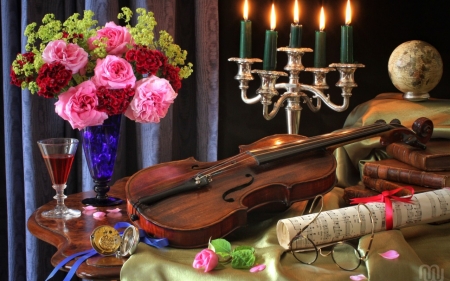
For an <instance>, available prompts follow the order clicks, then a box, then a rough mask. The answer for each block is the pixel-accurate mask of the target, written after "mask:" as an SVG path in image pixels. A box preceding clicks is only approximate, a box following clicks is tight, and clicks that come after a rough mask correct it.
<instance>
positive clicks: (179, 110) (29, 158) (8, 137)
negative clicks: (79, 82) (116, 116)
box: [0, 0, 218, 281]
mask: <svg viewBox="0 0 450 281" xmlns="http://www.w3.org/2000/svg"><path fill="white" fill-rule="evenodd" d="M124 6H127V7H130V8H131V9H132V10H133V11H134V10H135V8H138V7H143V8H146V9H147V10H150V11H153V12H154V14H155V18H156V20H157V22H158V25H157V27H156V30H159V29H165V30H167V31H168V32H169V33H170V34H172V36H173V37H174V40H175V43H177V44H179V45H180V46H181V48H182V49H185V50H187V51H188V59H187V61H189V62H192V63H193V64H194V73H193V74H192V75H191V76H190V77H189V78H188V79H186V80H184V81H183V86H182V89H181V90H180V91H179V94H178V97H177V98H176V100H175V103H174V105H173V106H172V107H171V109H170V111H169V113H168V114H167V116H166V117H165V118H164V119H162V121H161V122H160V123H159V124H137V123H134V122H132V121H130V120H125V119H126V118H122V126H121V140H120V148H119V155H118V158H117V160H116V166H115V171H114V178H113V180H112V181H111V183H113V182H114V181H115V180H117V179H119V178H122V177H125V176H129V175H132V174H133V173H135V172H136V171H138V170H139V169H142V168H144V167H148V166H150V165H154V164H156V163H159V162H165V161H171V160H177V159H184V158H187V157H190V156H194V157H195V158H196V159H198V160H201V161H214V160H216V158H217V147H216V146H217V123H218V84H217V81H218V57H217V55H216V54H217V52H218V3H217V1H211V0H164V1H160V0H85V1H83V0H77V1H60V0H22V1H10V0H1V30H2V36H1V39H0V40H1V46H2V50H1V63H2V75H1V77H0V79H1V85H2V87H1V93H2V97H3V99H1V100H0V103H1V106H0V108H1V110H2V113H3V122H1V126H2V129H3V132H4V134H3V135H2V136H1V137H0V143H1V144H2V145H3V146H4V150H2V152H3V151H4V157H3V158H4V161H1V164H0V165H1V173H0V177H1V178H0V180H1V185H2V186H4V187H5V188H3V189H1V190H2V192H1V196H0V198H1V199H0V200H1V201H0V206H1V207H0V208H1V209H0V213H1V221H0V223H1V224H0V230H1V231H0V238H1V240H0V242H1V244H0V245H1V248H2V249H3V258H2V262H1V263H0V276H1V277H2V280H14V281H17V280H45V277H46V276H47V275H48V274H49V273H50V272H51V270H52V265H51V263H50V259H51V256H52V255H53V254H54V253H55V248H54V247H53V246H50V245H49V244H47V243H44V242H42V241H39V240H38V239H36V238H35V237H34V236H33V235H31V234H30V233H29V232H28V230H27V227H26V222H27V219H28V217H29V216H30V215H31V214H32V213H33V212H34V211H35V210H36V208H38V207H39V206H41V205H43V204H45V203H47V202H49V201H51V200H54V199H53V196H54V195H55V191H54V190H53V189H52V188H51V181H50V177H49V176H48V173H47V171H46V167H45V164H44V162H43V160H42V157H41V155H40V152H39V149H38V146H37V144H36V141H37V140H39V139H45V138H51V137H75V138H79V137H80V136H79V132H78V130H73V129H72V128H71V127H70V125H69V124H68V123H67V122H65V121H63V120H62V119H61V118H60V117H59V116H57V115H56V113H55V111H54V102H55V101H54V100H50V99H44V98H41V97H39V96H37V95H31V94H30V92H28V91H21V89H19V88H18V87H15V86H13V85H11V84H10V79H9V72H10V65H11V63H12V61H13V60H14V59H15V56H16V54H17V53H23V52H24V51H25V50H24V46H25V44H26V38H25V37H24V36H23V32H24V28H25V27H26V25H28V24H29V23H31V22H36V23H38V24H39V23H41V20H42V18H43V16H44V15H45V14H48V13H53V14H55V15H56V17H57V19H59V20H61V21H64V20H65V19H66V18H67V17H68V16H70V15H72V14H73V13H75V12H77V13H80V14H82V13H83V10H92V11H93V12H94V13H95V15H96V16H95V18H96V19H97V20H98V21H99V25H104V24H105V23H106V22H108V21H115V22H116V23H118V21H117V14H118V13H119V12H120V8H121V7H124ZM198 54H201V56H200V55H198ZM76 157H77V158H76V162H75V164H74V166H73V167H72V172H71V176H70V178H69V182H68V185H67V186H68V187H67V189H66V191H65V194H71V193H75V192H80V191H86V190H92V188H93V182H92V179H91V178H90V175H89V171H88V169H87V167H86V163H85V158H84V155H82V149H81V146H80V147H79V148H78V151H77V156H76ZM7 276H8V278H6V277H7Z"/></svg>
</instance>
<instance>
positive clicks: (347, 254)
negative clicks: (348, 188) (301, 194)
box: [287, 195, 375, 271]
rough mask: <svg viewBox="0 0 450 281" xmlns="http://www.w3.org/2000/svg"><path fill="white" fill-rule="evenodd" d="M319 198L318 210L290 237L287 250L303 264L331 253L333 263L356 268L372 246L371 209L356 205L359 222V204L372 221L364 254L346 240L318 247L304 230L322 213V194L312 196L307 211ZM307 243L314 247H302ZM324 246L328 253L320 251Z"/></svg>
mask: <svg viewBox="0 0 450 281" xmlns="http://www.w3.org/2000/svg"><path fill="white" fill-rule="evenodd" d="M319 198H320V199H321V200H320V202H321V207H320V210H319V212H318V213H317V214H316V215H315V216H314V218H313V219H312V220H311V221H310V222H309V223H308V224H307V225H305V226H304V227H303V228H302V229H300V231H299V232H298V233H297V235H295V236H294V237H293V238H292V240H291V241H290V242H289V249H288V250H287V252H290V253H292V255H293V256H294V257H295V258H296V259H297V260H298V261H299V262H301V263H304V264H313V263H314V262H315V261H316V260H317V257H318V256H319V254H320V255H321V256H323V257H327V256H330V255H331V257H332V259H333V261H334V263H335V264H336V265H337V266H338V267H340V268H341V269H343V270H348V271H352V270H355V269H357V268H358V267H359V266H360V265H361V261H366V260H367V257H368V254H369V251H370V247H371V246H372V240H373V236H374V229H375V226H374V221H373V217H372V213H371V211H370V210H369V208H368V207H367V206H366V205H364V204H358V206H357V208H358V219H359V222H360V223H361V222H362V220H361V212H360V210H359V208H360V206H364V207H365V208H366V209H367V210H368V211H369V216H370V222H371V223H372V235H371V237H370V242H369V246H368V247H367V251H366V253H365V255H364V256H361V254H360V253H359V251H358V250H357V249H356V247H355V246H353V245H352V244H350V243H348V242H346V241H341V242H337V243H334V244H331V245H329V244H328V245H325V246H323V247H320V248H319V247H317V246H316V244H314V242H313V241H312V240H311V239H310V238H309V237H308V235H307V234H305V230H306V229H307V228H308V227H309V226H310V225H311V224H312V223H313V222H314V221H316V219H317V218H318V217H319V215H320V214H321V213H322V209H323V196H322V195H318V196H316V197H315V198H314V200H313V202H312V204H311V208H310V209H309V213H311V211H312V209H313V207H314V206H315V203H316V201H317V199H319ZM309 244H311V245H312V246H313V248H314V249H311V247H309V248H308V249H304V246H305V245H309ZM325 247H331V250H330V251H329V252H328V253H324V252H323V251H322V249H323V248H325ZM299 248H301V249H299Z"/></svg>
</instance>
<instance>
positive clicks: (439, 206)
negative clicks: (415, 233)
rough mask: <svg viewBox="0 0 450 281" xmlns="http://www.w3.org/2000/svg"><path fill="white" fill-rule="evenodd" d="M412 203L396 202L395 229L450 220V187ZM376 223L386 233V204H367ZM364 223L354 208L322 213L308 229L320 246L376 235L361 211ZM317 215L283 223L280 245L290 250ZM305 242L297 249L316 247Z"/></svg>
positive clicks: (279, 226) (422, 195)
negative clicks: (290, 245)
mask: <svg viewBox="0 0 450 281" xmlns="http://www.w3.org/2000/svg"><path fill="white" fill-rule="evenodd" d="M411 201H412V203H403V202H398V201H395V200H393V201H392V210H393V228H402V227H407V226H413V225H416V224H422V223H431V222H437V221H443V220H448V219H450V188H443V189H437V190H433V191H428V192H423V193H419V194H415V195H414V196H413V197H412V198H411ZM365 205H366V206H367V207H368V208H369V210H370V211H371V213H372V217H373V220H374V231H375V232H379V231H384V230H386V213H385V204H384V203H366V204H365ZM359 213H360V214H361V222H359V218H358V207H357V205H355V206H350V207H346V208H340V209H335V210H329V211H322V213H321V214H320V215H319V216H318V217H317V219H316V220H315V221H314V222H312V223H311V225H310V226H309V227H308V228H307V229H306V230H305V234H307V235H308V238H310V239H311V240H312V241H313V242H314V244H315V245H316V246H322V245H326V244H331V243H334V242H338V241H344V240H349V239H353V238H358V237H361V236H363V235H366V234H370V233H371V232H372V223H371V221H370V215H369V211H368V210H367V209H366V208H364V207H360V208H359ZM316 214H317V213H316ZM316 214H308V215H303V216H298V217H293V218H287V219H283V220H279V221H278V223H277V228H276V230H277V237H278V242H279V243H280V245H281V246H282V247H283V248H285V249H288V248H289V242H290V241H291V239H292V237H294V236H295V235H296V234H297V233H298V231H299V230H300V229H302V228H303V227H304V226H306V225H307V224H308V223H309V222H310V221H311V220H313V219H314V217H315V216H316ZM302 241H304V242H305V243H304V244H302V245H299V244H296V246H297V249H307V248H312V247H313V246H312V244H311V243H310V242H309V241H308V240H307V239H302Z"/></svg>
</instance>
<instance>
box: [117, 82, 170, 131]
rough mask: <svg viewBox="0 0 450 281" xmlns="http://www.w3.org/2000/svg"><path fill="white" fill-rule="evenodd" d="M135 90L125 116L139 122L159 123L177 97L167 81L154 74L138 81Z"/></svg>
mask: <svg viewBox="0 0 450 281" xmlns="http://www.w3.org/2000/svg"><path fill="white" fill-rule="evenodd" d="M135 92H136V93H135V95H134V97H133V100H131V102H130V105H129V106H128V108H127V110H126V111H125V116H126V117H128V118H129V119H131V120H135V121H136V122H140V123H150V122H152V123H159V121H160V119H161V118H164V116H166V114H167V111H168V110H169V107H170V105H171V104H172V103H173V101H174V99H175V98H176V97H177V93H175V91H174V90H173V88H172V86H170V83H169V81H167V80H166V79H163V78H159V77H157V76H154V75H152V76H150V77H149V78H144V79H142V80H140V81H138V82H137V83H136V86H135Z"/></svg>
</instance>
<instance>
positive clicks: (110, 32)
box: [87, 21, 133, 56]
mask: <svg viewBox="0 0 450 281" xmlns="http://www.w3.org/2000/svg"><path fill="white" fill-rule="evenodd" d="M101 38H107V41H106V53H107V54H109V55H119V56H120V55H122V54H124V53H125V52H126V51H127V50H128V47H127V45H128V44H133V38H132V37H131V34H130V32H128V29H127V28H126V27H122V26H119V25H116V24H115V23H114V22H112V21H111V22H108V23H107V24H106V25H105V27H104V28H102V29H100V30H98V31H97V35H96V36H94V37H91V38H89V39H88V41H87V42H88V44H89V49H91V50H93V49H95V48H96V47H97V46H96V45H94V44H93V42H94V40H99V39H101Z"/></svg>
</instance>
